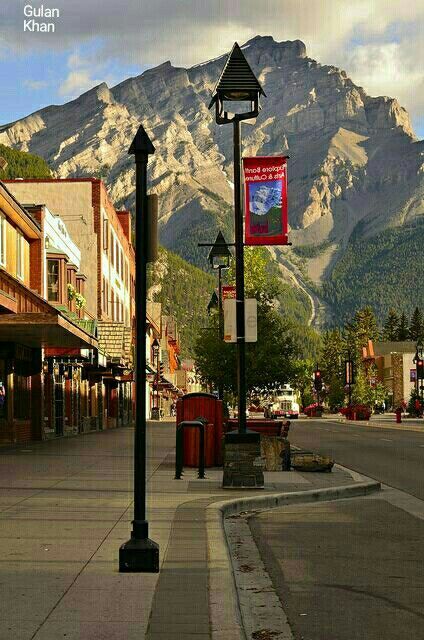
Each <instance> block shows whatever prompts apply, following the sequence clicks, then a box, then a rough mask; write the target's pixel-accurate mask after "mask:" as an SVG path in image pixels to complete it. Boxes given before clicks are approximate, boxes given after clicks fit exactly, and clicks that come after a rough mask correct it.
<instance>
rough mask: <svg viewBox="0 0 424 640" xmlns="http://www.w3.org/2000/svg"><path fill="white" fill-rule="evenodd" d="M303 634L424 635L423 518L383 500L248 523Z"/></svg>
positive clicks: (341, 639)
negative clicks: (415, 516)
mask: <svg viewBox="0 0 424 640" xmlns="http://www.w3.org/2000/svg"><path fill="white" fill-rule="evenodd" d="M249 523H250V526H251V529H252V531H253V534H254V538H255V541H256V544H257V546H258V548H259V551H260V553H261V556H262V559H263V560H264V562H265V565H266V568H267V570H268V573H269V574H270V575H271V577H272V580H273V583H274V586H275V587H276V588H277V592H278V594H279V596H280V599H281V601H282V603H283V606H284V609H285V611H286V614H287V617H288V621H289V623H290V626H291V628H292V631H293V635H294V637H295V638H296V640H382V639H384V640H410V639H414V640H418V639H419V638H423V637H424V574H423V571H422V567H423V563H424V551H423V544H422V541H423V539H424V521H423V520H419V519H417V518H414V517H413V516H412V515H410V514H408V513H406V512H404V511H402V510H400V509H398V508H396V507H394V506H393V505H392V504H390V503H389V502H386V501H385V500H382V499H376V498H372V499H371V498H362V499H352V500H343V501H336V502H327V503H319V504H313V505H297V506H292V507H286V508H285V509H273V510H272V511H268V512H266V513H263V514H261V515H260V516H258V517H255V518H254V519H250V521H249Z"/></svg>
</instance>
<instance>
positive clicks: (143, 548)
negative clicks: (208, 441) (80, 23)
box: [119, 125, 159, 573]
mask: <svg viewBox="0 0 424 640" xmlns="http://www.w3.org/2000/svg"><path fill="white" fill-rule="evenodd" d="M154 152H155V148H154V146H153V144H152V142H151V140H150V138H149V136H148V135H147V133H146V131H145V130H144V128H143V126H142V125H140V127H139V128H138V131H137V133H136V135H135V137H134V140H133V141H132V143H131V146H130V148H129V150H128V153H130V154H133V155H134V156H135V279H136V282H137V286H136V288H135V319H136V357H135V364H136V367H135V372H136V396H135V401H136V405H135V407H136V411H135V428H134V520H133V521H132V531H131V538H130V540H128V541H127V542H124V544H122V545H121V547H120V549H119V571H120V572H135V571H138V572H141V571H143V572H151V573H158V572H159V545H158V544H157V543H156V542H154V541H153V540H150V538H149V523H148V521H147V520H146V364H147V363H146V306H147V304H146V300H147V263H148V262H152V261H154V260H155V259H156V256H155V255H154V251H153V244H154V243H153V241H152V235H153V234H152V229H153V225H152V219H151V218H150V217H149V215H150V214H149V206H148V202H149V198H148V195H147V162H148V159H149V155H151V154H153V153H154Z"/></svg>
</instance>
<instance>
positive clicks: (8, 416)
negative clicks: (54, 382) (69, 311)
mask: <svg viewBox="0 0 424 640" xmlns="http://www.w3.org/2000/svg"><path fill="white" fill-rule="evenodd" d="M38 213H39V214H40V216H39V219H37V217H36V216H34V215H32V214H31V213H30V212H29V211H27V210H26V209H25V208H24V207H22V206H21V204H20V203H19V202H18V200H17V199H16V198H15V197H14V196H13V194H12V193H11V192H10V191H9V190H8V189H7V187H6V186H5V185H4V184H3V183H0V443H5V442H12V443H13V442H24V441H26V440H31V439H41V438H43V437H45V433H44V428H43V425H44V417H45V410H46V407H47V404H48V402H47V401H46V392H48V389H47V386H46V375H47V371H45V367H44V365H43V364H42V362H43V354H44V352H45V351H46V350H48V349H56V348H59V347H60V348H61V349H68V350H77V351H78V352H80V351H81V349H84V350H86V351H87V353H92V352H93V351H94V350H95V349H96V348H97V339H96V337H95V336H94V335H93V333H92V332H90V331H89V330H88V328H87V327H85V326H82V325H81V323H80V322H79V319H78V316H77V315H75V318H72V317H69V316H67V315H66V314H65V313H63V312H62V310H61V309H60V308H59V306H57V305H54V304H52V303H51V302H49V301H48V300H46V299H45V298H47V297H48V296H47V295H46V291H47V289H48V278H47V274H46V265H47V262H46V252H47V249H46V243H45V237H44V231H43V228H44V214H42V212H41V210H39V211H38ZM63 371H64V370H63V369H62V372H63ZM64 419H65V407H64V402H63V398H62V422H61V425H62V427H63V424H64V421H65V420H64ZM53 421H54V420H53ZM53 429H54V426H53Z"/></svg>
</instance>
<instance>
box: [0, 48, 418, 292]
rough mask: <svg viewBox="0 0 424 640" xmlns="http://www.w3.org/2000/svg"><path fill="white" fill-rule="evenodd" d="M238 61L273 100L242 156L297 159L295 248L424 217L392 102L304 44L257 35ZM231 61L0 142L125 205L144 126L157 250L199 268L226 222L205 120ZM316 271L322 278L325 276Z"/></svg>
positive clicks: (160, 72) (411, 139) (89, 99)
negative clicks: (200, 253)
mask: <svg viewBox="0 0 424 640" xmlns="http://www.w3.org/2000/svg"><path fill="white" fill-rule="evenodd" d="M243 50H244V53H245V55H246V58H247V59H248V61H249V63H250V64H251V66H252V68H253V70H254V72H255V73H256V75H257V76H258V78H259V80H260V82H261V83H262V85H263V87H264V90H265V93H266V95H267V97H266V98H263V100H262V105H263V109H262V111H261V113H260V115H259V117H258V119H257V122H256V125H255V126H254V127H250V126H248V125H244V126H243V131H242V133H243V142H244V154H245V155H270V154H276V153H282V152H283V153H287V154H289V155H290V161H289V211H290V226H291V229H292V238H291V239H292V241H293V243H294V244H296V245H305V244H315V245H316V244H320V243H324V242H325V243H326V244H327V246H328V245H332V246H333V247H336V248H340V247H341V246H343V244H345V243H346V241H347V239H348V238H349V235H350V234H351V232H352V231H353V229H354V228H355V226H356V225H357V223H358V222H359V221H360V220H362V222H363V223H362V225H361V230H362V231H361V232H362V233H363V234H364V235H369V234H374V233H376V232H378V231H380V230H382V229H385V228H387V227H388V226H391V225H400V224H404V223H408V222H409V221H410V220H411V219H413V218H414V217H417V216H422V215H423V214H424V188H423V184H424V181H423V175H424V143H423V142H419V141H417V139H416V137H415V136H414V133H413V131H412V128H411V124H410V121H409V116H408V114H407V112H406V111H405V110H404V109H403V108H402V107H401V106H400V105H399V104H398V102H397V101H396V100H395V99H392V98H387V97H377V98H372V97H369V96H368V95H367V94H366V93H365V91H364V90H363V89H362V88H361V87H359V86H356V85H355V84H354V83H353V82H352V81H351V80H350V79H349V78H348V77H347V75H346V73H345V72H344V71H342V70H340V69H338V68H336V67H332V66H324V65H320V64H319V63H318V62H316V61H315V60H312V59H310V58H308V57H307V55H306V48H305V45H304V44H303V43H302V42H300V41H298V40H297V41H294V42H280V43H278V42H275V41H274V40H273V39H272V38H271V37H260V36H258V37H255V38H253V39H252V40H250V41H249V42H248V43H246V45H244V47H243ZM224 61H225V56H222V57H221V58H218V59H215V60H212V61H210V62H206V63H203V64H199V65H196V66H194V67H192V68H190V69H183V68H175V67H173V66H172V65H171V63H170V62H165V63H164V64H162V65H160V66H158V67H156V68H154V69H150V70H148V71H146V72H145V73H143V74H142V75H140V76H138V77H135V78H129V79H128V80H125V81H124V82H122V83H121V84H119V85H117V86H116V87H113V88H112V89H109V88H108V87H107V85H106V84H101V85H99V86H98V87H95V88H94V89H92V90H91V91H88V92H87V93H85V94H83V95H81V96H80V97H79V98H77V99H76V100H73V101H72V102H69V103H67V104H65V105H63V106H50V107H47V108H45V109H41V110H40V111H38V112H36V113H34V114H32V115H30V116H28V117H26V118H23V119H22V120H19V121H17V122H14V123H11V124H9V125H6V126H3V127H2V128H1V129H0V142H2V143H4V144H7V145H9V146H13V147H16V148H18V149H21V150H24V151H31V152H33V153H37V154H39V155H41V156H42V157H43V158H45V159H46V160H47V161H48V162H49V163H50V165H51V166H52V167H53V168H54V170H55V171H56V172H57V174H58V175H59V176H64V177H72V176H76V175H79V176H80V175H90V174H93V173H95V174H97V175H98V174H99V173H100V174H101V175H104V176H105V180H106V182H107V183H108V185H109V189H110V194H111V196H112V198H113V200H114V201H115V203H116V204H117V205H118V206H119V205H125V206H131V205H132V204H133V201H134V170H133V164H132V158H131V157H130V156H128V154H127V150H128V147H129V145H130V142H131V140H132V138H133V136H134V134H135V131H136V130H137V127H138V125H139V123H140V122H142V123H143V125H144V127H145V128H146V130H147V132H148V134H149V135H150V137H151V139H152V141H153V142H154V145H155V147H156V153H155V155H154V156H153V157H152V159H151V161H150V162H149V170H150V184H151V185H152V189H154V190H155V191H156V192H157V193H158V194H159V197H160V222H161V239H162V242H163V243H164V244H165V246H167V247H169V248H172V249H174V250H176V251H179V252H180V253H182V254H183V255H185V256H186V257H187V255H188V256H189V257H191V258H193V255H194V254H195V251H194V246H195V244H196V243H197V241H198V239H199V236H201V235H202V234H203V238H204V239H206V237H208V238H209V239H211V238H212V239H213V237H214V235H213V234H214V231H215V228H216V227H217V226H221V227H222V228H224V229H228V228H229V226H230V225H231V214H230V210H231V206H232V200H233V191H232V167H231V164H232V131H231V127H228V126H227V127H226V126H217V125H216V124H215V121H214V114H213V112H209V111H208V104H209V101H210V96H211V93H212V90H213V88H214V85H215V82H216V80H217V78H218V77H219V74H220V71H221V69H222V66H223V64H224ZM190 242H192V245H193V246H192V247H191V248H190ZM330 253H331V255H332V256H333V257H334V251H330ZM336 254H337V251H336ZM330 262H331V261H330ZM333 262H334V260H333ZM318 272H319V275H318V276H317V277H316V278H315V279H316V280H318V281H319V280H320V279H321V278H323V277H325V275H326V273H328V270H327V269H325V268H322V265H321V267H320V268H318ZM310 275H311V276H312V278H314V272H312V273H310Z"/></svg>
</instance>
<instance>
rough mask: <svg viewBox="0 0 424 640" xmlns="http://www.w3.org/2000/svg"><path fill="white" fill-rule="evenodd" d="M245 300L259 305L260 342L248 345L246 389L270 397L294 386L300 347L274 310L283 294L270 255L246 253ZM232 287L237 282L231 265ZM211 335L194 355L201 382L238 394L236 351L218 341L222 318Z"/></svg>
mask: <svg viewBox="0 0 424 640" xmlns="http://www.w3.org/2000/svg"><path fill="white" fill-rule="evenodd" d="M244 267H245V295H246V297H247V298H248V297H251V298H256V300H257V301H258V341H257V342H256V343H248V344H246V388H247V391H248V393H250V394H257V393H262V394H271V393H272V392H273V391H274V390H278V389H279V388H280V387H281V386H282V385H283V384H287V383H288V382H289V381H290V378H291V374H292V361H293V357H294V356H295V355H297V354H296V347H295V343H294V340H293V336H292V334H291V331H290V323H289V321H288V320H287V319H286V318H284V317H282V316H281V315H280V314H279V313H278V312H277V311H276V310H275V309H274V299H275V296H276V295H278V292H279V290H280V283H279V280H278V277H277V276H276V275H275V273H272V271H271V270H270V269H269V254H268V253H267V251H266V250H265V249H263V248H262V247H259V248H255V247H248V248H246V250H245V261H244ZM228 282H229V283H230V284H233V283H234V282H235V265H234V261H232V263H231V266H230V269H229V273H228ZM211 325H212V326H211V327H210V330H207V331H203V332H201V333H199V335H198V339H197V341H196V344H195V348H194V353H195V360H196V367H197V369H198V371H199V373H200V375H201V377H202V380H203V381H204V382H206V383H207V384H210V385H212V386H214V387H218V386H223V387H224V389H225V390H226V391H227V392H228V393H233V394H234V393H236V390H237V384H236V350H235V345H234V344H225V343H223V341H221V340H220V339H219V337H218V328H217V319H216V317H215V318H213V319H212V321H211Z"/></svg>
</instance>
